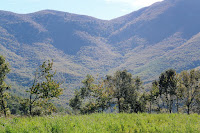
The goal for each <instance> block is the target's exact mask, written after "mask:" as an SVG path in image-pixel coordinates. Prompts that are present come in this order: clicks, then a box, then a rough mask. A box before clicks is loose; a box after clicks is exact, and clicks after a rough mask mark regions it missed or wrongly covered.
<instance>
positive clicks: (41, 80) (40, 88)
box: [27, 61, 63, 115]
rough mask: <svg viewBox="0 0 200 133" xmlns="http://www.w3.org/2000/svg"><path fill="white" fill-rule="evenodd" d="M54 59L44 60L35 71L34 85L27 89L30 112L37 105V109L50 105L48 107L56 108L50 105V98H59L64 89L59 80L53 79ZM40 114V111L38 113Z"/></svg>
mask: <svg viewBox="0 0 200 133" xmlns="http://www.w3.org/2000/svg"><path fill="white" fill-rule="evenodd" d="M52 67H53V61H52V62H50V61H48V62H43V64H42V65H41V66H40V67H39V69H37V70H36V72H35V77H34V81H33V85H32V87H31V88H29V91H27V92H28V93H29V94H30V98H29V112H30V115H33V114H32V108H33V106H37V111H36V112H38V111H39V109H38V108H39V106H40V107H42V106H45V107H50V108H48V109H50V110H54V109H53V108H54V107H53V108H52V105H51V106H49V105H50V103H48V102H49V100H51V99H52V98H58V97H59V95H61V94H62V91H63V89H62V88H60V84H61V83H59V82H57V81H55V80H54V79H53V76H54V75H55V72H52ZM36 114H38V113H36Z"/></svg>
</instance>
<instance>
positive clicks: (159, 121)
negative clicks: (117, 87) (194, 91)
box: [0, 114, 200, 133]
mask: <svg viewBox="0 0 200 133" xmlns="http://www.w3.org/2000/svg"><path fill="white" fill-rule="evenodd" d="M0 132H2V133H4V132H5V133H46V132H50V133H51V132H52V133H116V132H119V133H128V132H130V133H139V132H142V133H152V132H156V133H159V132H160V133H174V132H175V133H177V132H178V133H179V132H180V133H184V132H185V133H200V115H197V114H193V115H186V114H92V115H80V116H72V115H65V116H46V117H33V118H31V117H13V118H0Z"/></svg>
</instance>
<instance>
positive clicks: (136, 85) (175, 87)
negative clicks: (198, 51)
mask: <svg viewBox="0 0 200 133" xmlns="http://www.w3.org/2000/svg"><path fill="white" fill-rule="evenodd" d="M82 83H83V87H82V88H80V90H77V91H75V94H74V97H73V98H72V99H71V100H70V103H69V105H70V107H71V108H73V110H74V112H75V113H80V114H89V113H95V112H104V111H107V112H109V111H110V112H113V111H115V112H116V111H117V112H119V113H121V112H125V113H138V112H147V113H187V114H190V113H198V114H200V71H199V70H195V69H193V70H190V71H182V72H181V73H180V74H177V73H176V71H175V70H173V69H169V70H166V71H165V72H163V73H161V74H160V76H159V79H158V80H155V81H153V82H152V85H151V87H150V89H149V90H148V91H145V90H144V87H143V83H142V81H141V79H140V78H139V77H136V78H132V74H131V73H128V72H127V71H126V70H123V71H117V72H116V73H115V74H114V75H113V76H106V78H105V79H101V80H100V81H95V79H94V77H92V76H91V75H87V76H86V78H85V80H83V81H82Z"/></svg>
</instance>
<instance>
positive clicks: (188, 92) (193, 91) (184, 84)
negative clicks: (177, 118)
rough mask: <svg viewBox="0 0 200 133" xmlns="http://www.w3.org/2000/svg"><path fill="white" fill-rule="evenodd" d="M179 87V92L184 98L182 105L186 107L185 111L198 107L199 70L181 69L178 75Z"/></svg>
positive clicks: (199, 93) (199, 90) (199, 94)
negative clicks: (180, 91)
mask: <svg viewBox="0 0 200 133" xmlns="http://www.w3.org/2000/svg"><path fill="white" fill-rule="evenodd" d="M179 82H180V88H181V90H182V93H181V94H180V96H181V97H183V98H182V99H183V100H184V105H185V106H186V107H187V113H188V114H190V111H191V110H193V109H195V108H196V109H195V110H198V109H197V108H199V103H198V100H199V96H200V70H194V69H193V70H190V71H189V72H188V71H182V72H181V73H180V75H179Z"/></svg>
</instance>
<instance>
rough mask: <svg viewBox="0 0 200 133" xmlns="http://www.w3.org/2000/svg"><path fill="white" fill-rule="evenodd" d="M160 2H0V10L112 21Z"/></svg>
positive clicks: (36, 0)
mask: <svg viewBox="0 0 200 133" xmlns="http://www.w3.org/2000/svg"><path fill="white" fill-rule="evenodd" d="M158 1H162V0H0V10H6V11H12V12H15V13H32V12H36V11H39V10H44V9H53V10H58V11H65V12H69V13H76V14H83V15H89V16H93V17H96V18H100V19H112V18H116V17H119V16H122V15H125V14H127V13H130V12H132V11H135V10H138V9H140V8H142V7H145V6H149V5H151V4H153V3H155V2H158Z"/></svg>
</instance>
